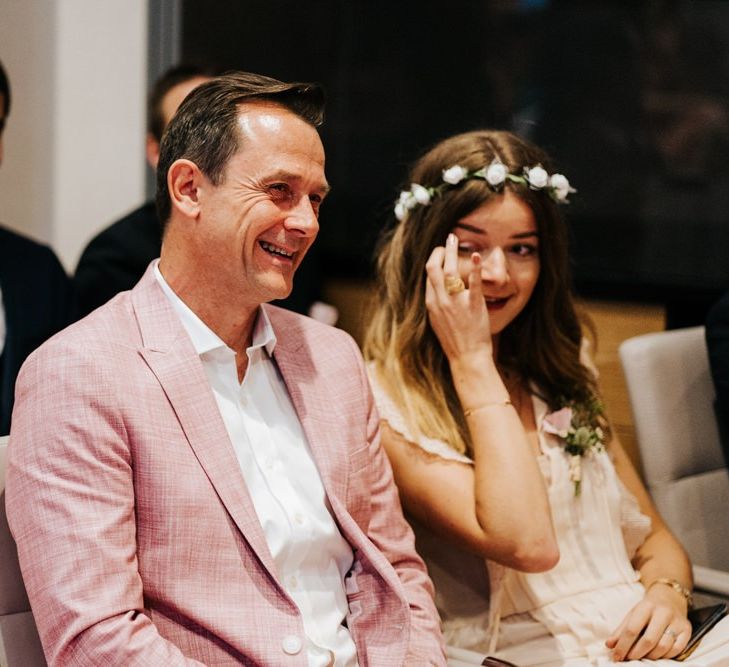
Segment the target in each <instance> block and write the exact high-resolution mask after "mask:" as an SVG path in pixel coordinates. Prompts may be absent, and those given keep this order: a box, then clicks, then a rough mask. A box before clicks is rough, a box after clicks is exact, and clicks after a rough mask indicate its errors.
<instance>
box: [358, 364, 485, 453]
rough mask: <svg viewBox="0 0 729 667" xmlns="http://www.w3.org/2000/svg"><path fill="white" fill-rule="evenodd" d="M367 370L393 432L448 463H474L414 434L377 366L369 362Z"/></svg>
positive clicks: (381, 417) (442, 443)
mask: <svg viewBox="0 0 729 667" xmlns="http://www.w3.org/2000/svg"><path fill="white" fill-rule="evenodd" d="M366 368H367V375H368V377H369V380H370V386H371V387H372V395H373V396H374V398H375V404H376V405H377V410H378V412H379V413H380V419H381V420H382V421H384V422H387V425H388V426H389V427H390V428H391V429H392V430H393V431H395V432H396V433H397V434H398V435H400V436H402V437H403V438H404V439H405V440H407V441H408V442H411V443H413V444H415V445H417V446H418V447H420V448H421V449H423V450H425V451H426V452H428V453H429V454H434V455H436V456H438V457H440V458H442V459H445V460H447V461H459V462H461V463H473V461H472V460H471V459H470V458H468V457H467V456H464V455H463V454H459V453H458V452H457V451H455V450H454V449H453V448H452V447H451V446H450V445H448V443H446V442H443V441H442V440H438V439H436V438H429V437H427V436H425V435H423V434H417V433H413V431H412V429H411V428H410V427H409V426H408V421H407V418H406V416H405V411H404V408H402V407H401V406H400V405H399V404H398V402H397V401H396V400H395V399H394V398H393V397H392V395H391V394H390V392H389V391H388V390H387V388H386V387H385V383H384V382H383V381H382V379H381V377H380V372H379V370H378V368H377V364H376V363H375V362H374V361H368V362H367V365H366Z"/></svg>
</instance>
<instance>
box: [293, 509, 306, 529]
mask: <svg viewBox="0 0 729 667" xmlns="http://www.w3.org/2000/svg"><path fill="white" fill-rule="evenodd" d="M294 521H295V522H296V524H297V525H299V526H300V525H301V524H302V523H304V515H303V514H301V512H296V514H294Z"/></svg>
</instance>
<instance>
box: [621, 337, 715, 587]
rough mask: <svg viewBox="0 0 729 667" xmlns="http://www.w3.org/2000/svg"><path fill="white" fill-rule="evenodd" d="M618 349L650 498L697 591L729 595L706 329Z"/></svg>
mask: <svg viewBox="0 0 729 667" xmlns="http://www.w3.org/2000/svg"><path fill="white" fill-rule="evenodd" d="M619 353H620V361H621V363H622V366H623V372H624V373H625V379H626V382H627V387H628V394H629V397H630V404H631V408H632V412H633V423H634V424H635V432H636V436H637V440H638V447H639V449H640V455H641V459H642V463H643V472H644V477H645V481H646V484H647V486H648V489H649V491H650V493H651V496H652V497H653V500H654V501H655V503H656V506H657V507H658V510H659V512H660V513H661V515H662V516H663V518H664V519H665V521H666V523H667V524H668V525H669V527H670V528H671V530H672V531H673V533H674V534H675V535H676V537H677V538H678V539H679V540H680V541H681V543H682V544H683V545H684V547H685V548H686V550H687V551H688V553H689V556H690V557H691V560H692V562H693V563H694V578H695V580H696V587H697V589H698V590H704V591H706V592H710V593H715V594H721V595H722V596H729V470H727V467H726V461H725V459H724V455H723V451H722V447H721V443H720V440H719V431H718V426H717V421H716V416H715V414H714V385H713V383H712V380H711V375H710V372H709V361H708V356H707V352H706V343H705V341H704V328H703V327H692V328H688V329H677V330H674V331H662V332H660V333H652V334H645V335H643V336H636V337H635V338H630V339H628V340H626V341H624V342H623V343H622V345H621V346H620V349H619Z"/></svg>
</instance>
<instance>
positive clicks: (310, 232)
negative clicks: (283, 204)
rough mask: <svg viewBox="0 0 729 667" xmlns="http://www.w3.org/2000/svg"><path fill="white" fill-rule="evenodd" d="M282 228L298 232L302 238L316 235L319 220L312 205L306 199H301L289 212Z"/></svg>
mask: <svg viewBox="0 0 729 667" xmlns="http://www.w3.org/2000/svg"><path fill="white" fill-rule="evenodd" d="M284 226H285V227H286V229H288V230H290V231H297V232H299V233H300V234H301V235H302V236H315V235H316V234H317V232H318V231H319V219H318V217H317V212H316V210H315V209H314V204H313V203H312V202H311V200H310V199H309V198H308V197H302V198H301V199H300V200H299V202H298V204H297V205H296V206H295V207H293V208H292V209H290V210H289V212H288V215H287V216H286V222H285V223H284Z"/></svg>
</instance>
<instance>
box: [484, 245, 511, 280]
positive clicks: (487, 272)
mask: <svg viewBox="0 0 729 667" xmlns="http://www.w3.org/2000/svg"><path fill="white" fill-rule="evenodd" d="M482 259H483V262H482V264H481V267H482V268H481V279H482V280H487V281H489V282H492V283H498V284H503V283H506V282H508V280H509V266H508V262H507V260H506V255H505V254H504V251H503V250H502V249H501V248H498V247H497V248H493V249H492V250H490V251H489V253H488V254H487V255H486V256H485V257H482Z"/></svg>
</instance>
